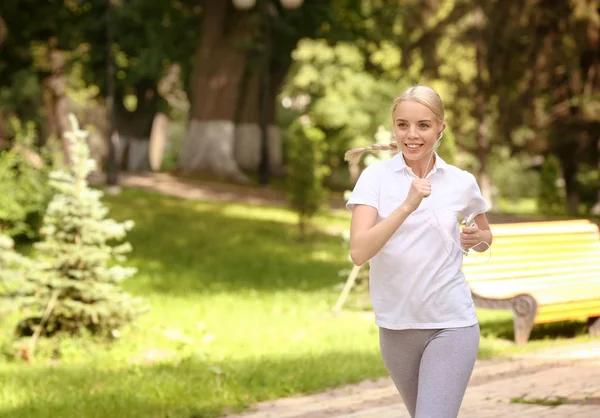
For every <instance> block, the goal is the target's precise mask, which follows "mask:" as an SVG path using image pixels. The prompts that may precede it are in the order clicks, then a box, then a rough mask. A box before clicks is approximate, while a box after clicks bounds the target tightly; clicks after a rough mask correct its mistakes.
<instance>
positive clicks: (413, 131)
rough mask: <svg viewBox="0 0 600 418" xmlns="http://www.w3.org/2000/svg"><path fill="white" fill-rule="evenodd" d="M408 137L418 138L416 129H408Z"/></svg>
mask: <svg viewBox="0 0 600 418" xmlns="http://www.w3.org/2000/svg"><path fill="white" fill-rule="evenodd" d="M408 137H409V138H418V137H419V135H418V134H417V129H416V128H415V127H414V126H413V127H411V128H410V129H409V131H408Z"/></svg>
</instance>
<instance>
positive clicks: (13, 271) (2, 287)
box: [0, 233, 33, 316]
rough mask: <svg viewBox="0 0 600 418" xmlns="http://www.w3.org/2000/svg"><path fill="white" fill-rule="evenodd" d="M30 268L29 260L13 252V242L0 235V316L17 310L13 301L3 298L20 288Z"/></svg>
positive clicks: (31, 265)
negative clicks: (0, 303) (0, 301)
mask: <svg viewBox="0 0 600 418" xmlns="http://www.w3.org/2000/svg"><path fill="white" fill-rule="evenodd" d="M32 267H33V264H32V262H31V260H30V259H28V258H27V257H24V256H22V255H21V254H19V253H17V252H16V251H15V249H14V241H13V240H12V239H11V238H10V237H9V236H7V235H4V234H2V233H0V300H2V305H0V316H2V315H6V314H7V313H9V312H11V311H14V310H16V309H17V308H18V305H17V303H16V301H15V300H14V299H10V298H4V296H6V295H8V294H12V293H14V292H15V291H17V290H18V288H19V287H20V286H22V284H23V283H24V281H25V280H26V277H27V275H28V272H29V271H31V269H32Z"/></svg>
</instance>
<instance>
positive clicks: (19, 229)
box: [0, 119, 51, 239]
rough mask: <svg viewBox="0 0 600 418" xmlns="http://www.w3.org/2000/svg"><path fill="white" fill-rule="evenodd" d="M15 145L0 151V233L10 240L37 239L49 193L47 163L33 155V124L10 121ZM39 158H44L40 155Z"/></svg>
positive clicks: (34, 149)
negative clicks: (24, 124) (14, 238)
mask: <svg viewBox="0 0 600 418" xmlns="http://www.w3.org/2000/svg"><path fill="white" fill-rule="evenodd" d="M12 127H13V130H14V131H15V141H14V144H13V146H12V148H11V149H10V150H6V151H3V152H2V151H0V232H2V233H4V234H7V235H9V236H11V237H16V236H24V237H27V238H29V239H36V238H37V237H38V236H39V232H38V229H39V224H40V222H41V218H42V214H43V212H44V210H45V209H46V205H47V204H48V201H49V198H50V196H51V190H50V189H49V187H48V185H47V178H48V168H47V167H48V161H46V162H45V161H44V160H43V159H42V158H41V157H40V155H39V154H38V153H36V152H40V153H42V152H43V150H39V149H36V148H35V147H34V140H35V132H34V129H33V124H32V123H28V124H26V126H22V125H21V123H20V122H19V121H18V120H16V119H13V120H12ZM42 156H44V155H43V154H42Z"/></svg>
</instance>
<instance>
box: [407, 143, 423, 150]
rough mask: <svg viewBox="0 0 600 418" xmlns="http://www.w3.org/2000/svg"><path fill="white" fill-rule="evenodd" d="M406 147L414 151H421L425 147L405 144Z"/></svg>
mask: <svg viewBox="0 0 600 418" xmlns="http://www.w3.org/2000/svg"><path fill="white" fill-rule="evenodd" d="M404 145H406V148H408V149H411V150H414V149H419V148H421V147H422V146H423V144H404Z"/></svg>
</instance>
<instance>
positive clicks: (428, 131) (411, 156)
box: [393, 101, 446, 162]
mask: <svg viewBox="0 0 600 418" xmlns="http://www.w3.org/2000/svg"><path fill="white" fill-rule="evenodd" d="M393 117H394V131H395V138H396V143H397V144H398V147H399V149H400V150H401V151H402V154H403V155H404V157H405V158H406V159H407V160H409V161H423V160H424V161H425V162H427V160H428V159H429V157H430V156H431V152H432V151H433V149H434V146H435V144H436V142H437V141H438V138H439V136H440V133H441V132H443V130H444V129H445V127H446V125H445V124H441V126H440V123H439V122H438V119H437V117H436V116H435V114H434V113H433V112H432V111H431V109H429V108H428V107H427V106H424V105H422V104H421V103H417V102H412V101H404V102H400V103H399V104H398V106H396V109H395V110H394V113H393Z"/></svg>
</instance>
